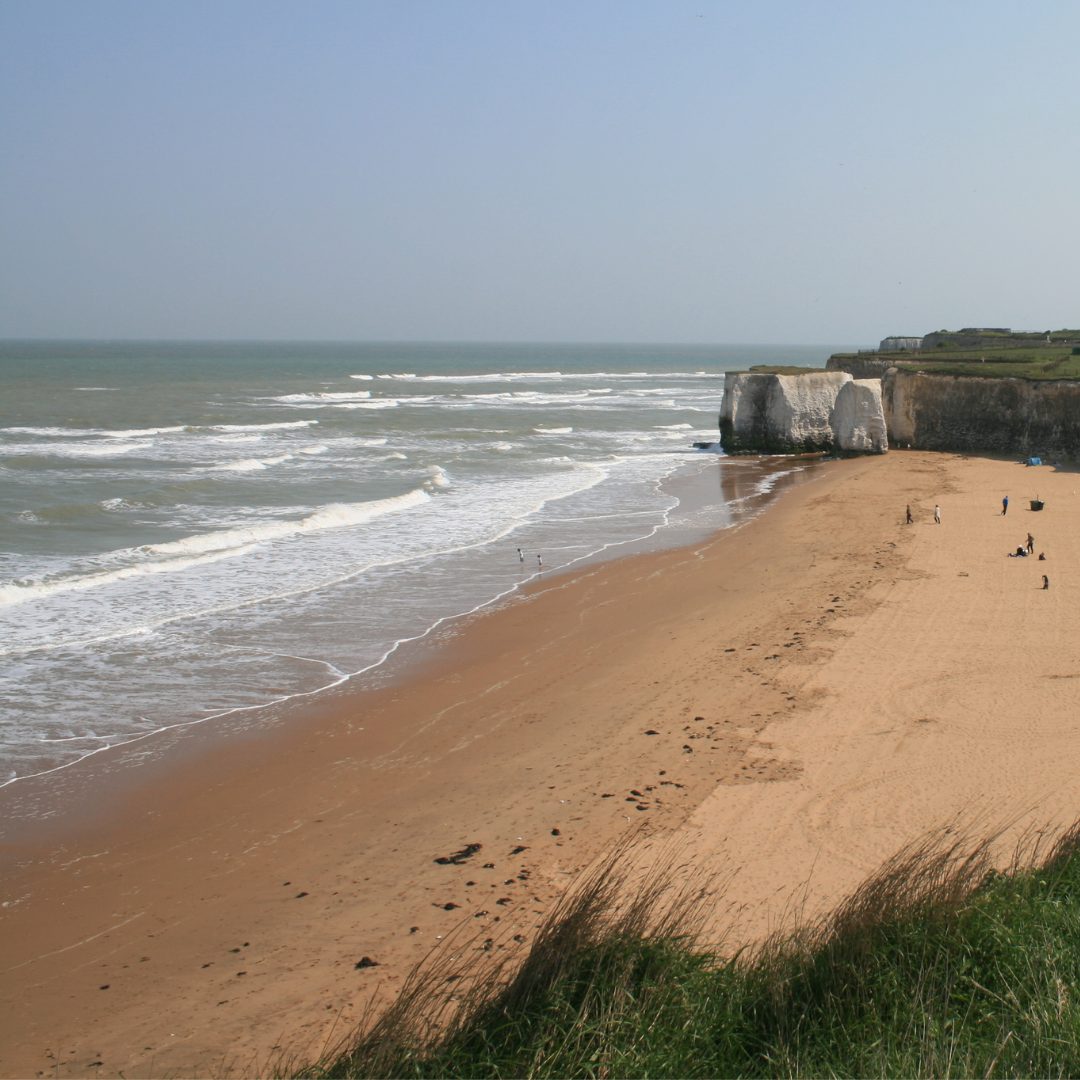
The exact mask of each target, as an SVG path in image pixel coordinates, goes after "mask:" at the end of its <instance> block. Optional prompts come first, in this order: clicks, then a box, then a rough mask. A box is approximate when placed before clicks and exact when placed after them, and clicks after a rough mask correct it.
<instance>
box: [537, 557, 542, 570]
mask: <svg viewBox="0 0 1080 1080" xmlns="http://www.w3.org/2000/svg"><path fill="white" fill-rule="evenodd" d="M536 569H537V570H543V569H544V560H543V558H542V557H541V556H540V555H537V556H536Z"/></svg>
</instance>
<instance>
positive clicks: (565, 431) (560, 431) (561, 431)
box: [533, 427, 574, 435]
mask: <svg viewBox="0 0 1080 1080" xmlns="http://www.w3.org/2000/svg"><path fill="white" fill-rule="evenodd" d="M573 430H574V429H573V428H572V427H547V428H545V427H534V428H533V431H535V432H536V434H537V435H569V434H570V432H572V431H573Z"/></svg>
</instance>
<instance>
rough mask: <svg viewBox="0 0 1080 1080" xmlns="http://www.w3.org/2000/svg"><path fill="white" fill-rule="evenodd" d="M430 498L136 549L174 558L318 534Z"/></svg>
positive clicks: (378, 502) (349, 506) (410, 496)
mask: <svg viewBox="0 0 1080 1080" xmlns="http://www.w3.org/2000/svg"><path fill="white" fill-rule="evenodd" d="M429 498H430V496H429V495H428V493H427V492H426V491H424V490H423V489H422V488H416V489H415V490H413V491H409V492H406V493H405V494H404V495H393V496H391V497H390V498H387V499H373V500H371V501H370V502H359V503H331V504H330V505H328V506H323V507H321V508H320V509H318V510H316V511H314V512H313V513H311V514H308V515H307V516H306V517H303V518H299V519H292V520H288V521H274V522H267V523H265V524H262V525H247V526H241V527H240V528H236V529H223V530H220V531H218V532H211V533H199V534H197V535H195V536H188V537H185V538H184V539H183V540H169V541H166V542H165V543H162V544H148V545H146V546H145V547H142V548H140V549H139V550H140V551H142V552H145V553H146V554H149V555H174V554H179V553H186V552H202V551H217V550H221V549H225V548H235V547H240V546H242V545H245V544H251V543H264V542H266V541H268V540H278V539H281V538H282V537H288V536H295V535H297V534H299V533H307V532H317V531H319V530H321V529H340V528H344V527H346V526H349V525H362V524H364V523H365V522H368V521H373V520H374V519H375V518H378V517H382V516H383V515H384V514H392V513H396V512H398V511H400V510H408V509H410V508H411V507H414V506H420V505H421V504H423V503H425V502H427V500H428V499H429Z"/></svg>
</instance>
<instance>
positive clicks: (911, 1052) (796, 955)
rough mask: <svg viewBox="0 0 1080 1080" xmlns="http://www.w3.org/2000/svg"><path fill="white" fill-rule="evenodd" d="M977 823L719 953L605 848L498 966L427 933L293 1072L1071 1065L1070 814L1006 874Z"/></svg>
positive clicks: (1077, 997) (702, 911)
mask: <svg viewBox="0 0 1080 1080" xmlns="http://www.w3.org/2000/svg"><path fill="white" fill-rule="evenodd" d="M994 842H995V838H993V837H991V838H990V839H989V840H984V841H982V842H979V843H972V842H971V841H969V840H968V838H966V837H965V836H962V835H960V834H958V833H957V832H955V831H954V830H951V829H946V830H943V831H942V833H941V834H940V835H938V836H935V837H933V838H930V839H928V840H927V841H925V842H923V843H920V844H916V845H914V846H912V847H909V848H907V849H905V850H904V851H901V852H900V853H899V854H898V855H897V856H895V857H894V858H893V859H891V860H890V861H889V862H888V863H887V864H886V865H885V866H884V867H883V868H882V869H881V870H880V871H879V872H878V873H877V874H876V875H875V876H874V877H873V878H871V879H870V880H869V881H868V882H866V883H865V884H864V885H863V886H862V887H861V888H860V889H859V890H857V891H856V892H855V893H854V894H853V895H852V896H851V897H850V898H849V899H848V900H847V901H846V902H845V903H843V904H842V905H841V906H840V907H839V909H838V910H837V911H836V912H835V913H834V914H833V915H831V916H830V917H828V918H827V919H824V920H823V921H821V922H820V923H817V924H815V925H812V926H809V927H806V928H803V929H801V930H798V931H797V932H795V933H792V934H788V935H786V936H778V937H775V938H773V939H771V940H770V941H769V942H767V943H766V944H765V945H764V946H763V947H762V948H760V949H758V950H757V951H755V952H754V953H753V955H750V954H747V953H743V954H741V955H736V956H734V957H724V956H722V955H721V953H720V951H718V950H717V949H716V948H713V949H709V950H703V949H702V948H700V947H699V946H697V945H695V942H697V941H698V932H699V928H700V927H701V926H702V925H704V923H705V921H706V916H707V915H708V914H709V912H710V909H711V907H712V906H713V905H715V904H716V902H717V897H716V893H715V892H714V891H713V889H712V888H711V887H709V886H705V887H702V886H701V885H700V883H699V884H698V885H697V886H690V887H686V888H684V889H683V890H682V891H681V892H678V893H677V894H676V895H672V894H671V893H670V891H669V890H668V889H667V887H666V885H665V882H667V881H670V880H671V878H672V876H673V875H671V873H670V869H671V868H670V867H668V868H666V869H664V870H662V872H661V874H660V875H659V876H653V877H652V878H651V879H650V880H649V881H647V882H646V883H645V884H644V885H642V886H640V887H638V888H637V889H635V890H629V891H628V888H627V881H626V876H627V875H626V874H625V873H624V872H623V871H622V870H621V869H620V862H619V859H618V858H613V859H612V860H609V862H608V863H606V864H605V865H604V866H603V867H601V869H600V870H599V871H598V872H597V873H595V874H593V875H592V876H591V877H590V878H588V879H587V880H586V881H585V882H584V883H583V885H582V886H581V887H580V888H579V889H578V890H576V892H575V893H574V894H573V895H572V896H571V897H570V898H569V899H568V900H567V901H566V902H564V904H563V905H562V906H561V907H560V909H559V910H558V911H557V912H556V913H555V914H554V916H553V917H552V918H551V919H549V920H548V922H547V923H546V925H545V926H544V927H543V929H542V930H541V932H540V933H539V935H538V937H537V939H536V941H535V942H534V943H533V945H532V947H531V949H530V951H529V953H528V955H527V956H526V957H525V959H524V961H523V962H522V963H521V965H520V967H519V968H518V969H517V970H516V971H514V972H512V973H508V972H506V971H505V970H504V971H498V970H496V971H494V972H493V971H492V970H491V969H490V967H484V966H483V965H478V964H476V963H475V961H473V962H470V961H469V960H468V959H467V957H468V956H470V955H471V956H473V957H477V956H484V955H485V954H484V953H483V952H477V951H472V952H470V951H469V950H467V949H466V950H460V954H459V955H458V956H457V957H456V958H455V957H454V956H453V955H451V954H450V953H449V952H448V951H447V952H443V953H441V954H438V955H437V956H435V957H434V958H433V960H432V962H431V963H429V964H428V965H426V966H423V967H422V968H421V969H419V970H418V971H417V972H415V973H414V974H413V976H411V978H410V980H409V982H408V985H407V986H406V987H405V989H404V991H403V992H402V994H401V995H400V997H399V998H398V1001H397V1003H396V1004H395V1005H394V1006H392V1007H391V1009H390V1010H389V1011H388V1012H387V1013H385V1014H384V1015H383V1016H382V1017H381V1018H380V1019H379V1020H378V1021H377V1022H376V1023H375V1024H374V1025H373V1026H372V1027H370V1028H369V1029H368V1031H367V1033H366V1034H364V1035H363V1036H361V1037H360V1038H359V1039H358V1040H357V1041H356V1042H355V1043H354V1044H353V1045H351V1046H350V1047H348V1048H347V1049H346V1050H344V1051H343V1052H341V1053H340V1054H338V1055H336V1056H335V1057H333V1058H332V1059H330V1060H327V1061H325V1062H323V1063H322V1064H320V1065H318V1066H315V1067H311V1068H308V1069H305V1070H303V1072H302V1073H301V1075H303V1076H306V1077H353V1076H356V1077H361V1076H362V1077H370V1076H416V1077H427V1076H433V1077H435V1076H469V1077H487V1076H490V1077H508V1076H528V1077H549V1076H551V1077H555V1076H560V1077H579V1076H580V1077H604V1078H610V1077H622V1076H656V1077H684V1076H685V1077H697V1076H701V1077H708V1076H760V1077H774V1076H785V1077H787V1076H791V1077H795V1076H940V1077H953V1076H975V1075H978V1076H988V1077H989V1076H1034V1075H1038V1076H1072V1075H1077V1074H1080V855H1078V852H1080V825H1078V826H1074V827H1073V828H1072V829H1071V830H1069V831H1068V832H1067V833H1065V834H1064V835H1063V836H1062V837H1061V838H1060V839H1058V840H1057V841H1056V843H1054V844H1053V846H1052V847H1051V848H1050V849H1049V850H1048V851H1044V852H1041V853H1040V851H1039V844H1038V843H1037V842H1032V843H1030V844H1028V845H1026V847H1025V850H1024V852H1023V853H1021V854H1018V855H1017V857H1016V859H1015V860H1014V864H1013V867H1012V869H1011V870H1010V871H1009V872H1008V873H1004V874H1002V873H997V872H995V871H994V870H993V869H992V864H991V860H990V849H991V846H992V844H993V843H994Z"/></svg>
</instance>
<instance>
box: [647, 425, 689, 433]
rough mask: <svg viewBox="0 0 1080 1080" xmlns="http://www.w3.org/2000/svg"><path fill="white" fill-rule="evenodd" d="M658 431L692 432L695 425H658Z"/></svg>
mask: <svg viewBox="0 0 1080 1080" xmlns="http://www.w3.org/2000/svg"><path fill="white" fill-rule="evenodd" d="M654 426H655V428H656V430H657V431H691V430H693V427H694V425H693V424H656V425H654Z"/></svg>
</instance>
